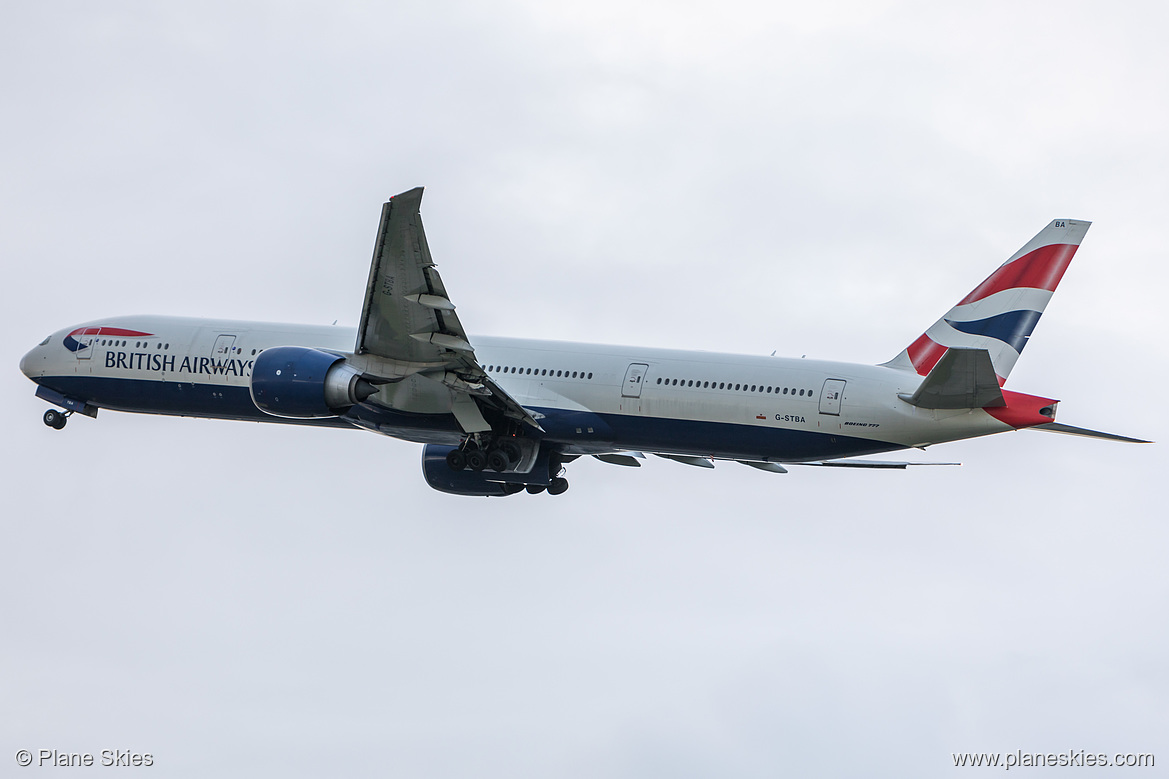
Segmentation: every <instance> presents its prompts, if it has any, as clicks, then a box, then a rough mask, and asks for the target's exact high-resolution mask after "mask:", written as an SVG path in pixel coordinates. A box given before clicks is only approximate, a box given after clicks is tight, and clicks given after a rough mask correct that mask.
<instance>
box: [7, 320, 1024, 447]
mask: <svg viewBox="0 0 1169 779" xmlns="http://www.w3.org/2000/svg"><path fill="white" fill-rule="evenodd" d="M355 338H356V332H355V330H354V329H351V328H345V327H335V326H334V327H328V326H325V327H322V326H312V325H291V324H271V323H260V322H247V321H236V320H209V319H191V318H179V317H165V316H130V317H119V318H111V319H103V320H100V321H98V322H92V323H88V324H83V325H77V326H74V327H70V328H67V329H65V330H61V331H59V332H57V333H54V334H53V335H51V336H49V337H48V338H46V339H45V341H44V342H42V343H41V344H40V345H38V346H37V347H35V348H34V349H33V350H32V351H30V352H29V353H28V354H27V355H25V357H24V359H23V360H22V361H21V370H22V371H23V372H24V373H25V374H26V375H27V376H28V377H29V378H30V379H32V380H33V381H35V382H36V383H37V384H38V385H40V386H41V387H43V388H45V389H46V390H49V391H52V392H55V393H59V394H60V395H61V396H65V397H67V398H72V399H76V400H78V401H80V402H84V403H86V404H89V405H90V406H92V407H93V408H102V409H111V410H117V411H127V412H138V413H148V414H171V415H180V416H193V417H207V418H216V419H235V420H250V421H257V422H283V423H292V424H310V425H316V426H320V425H327V426H337V427H346V428H365V429H368V430H371V431H374V432H379V433H382V434H386V435H391V436H394V437H398V438H403V439H406V440H410V441H417V442H422V443H436V444H450V445H454V444H458V442H459V441H460V440H461V439H462V438H463V436H464V434H463V432H462V430H461V429H460V428H459V425H458V423H457V421H456V420H455V418H454V416H453V415H452V414H451V403H452V398H453V393H452V392H451V390H450V389H449V388H448V387H447V386H445V385H444V384H443V383H441V382H440V381H438V380H436V379H434V378H430V377H427V376H424V375H416V376H410V377H408V378H407V379H406V380H404V381H400V382H395V383H389V384H385V385H383V386H380V387H379V389H378V391H377V393H376V394H375V395H373V396H372V397H370V398H368V399H367V400H366V401H365V402H363V403H360V404H358V405H357V406H355V407H354V408H352V409H350V410H349V411H348V412H346V413H345V414H343V415H341V416H338V417H336V418H331V419H316V420H291V419H284V418H280V417H274V416H271V415H269V414H267V413H265V412H263V411H261V410H260V409H259V408H257V407H256V405H255V404H254V403H253V402H252V397H251V394H250V392H249V382H250V378H251V371H252V366H253V364H254V361H255V358H256V356H257V355H258V354H260V353H261V352H262V351H263V350H265V349H269V348H272V347H275V346H304V347H311V348H315V349H321V350H326V351H335V352H342V353H344V352H349V351H350V350H352V349H353V345H354V342H355ZM472 345H473V346H474V348H475V356H476V359H477V360H478V362H479V364H480V365H482V366H483V367H484V368H485V369H486V371H487V373H488V375H489V376H490V377H491V378H492V379H493V380H494V381H495V382H497V383H498V384H499V385H500V386H501V387H502V388H503V389H504V390H506V392H507V393H508V394H510V395H511V396H512V397H513V398H515V399H516V400H517V401H518V402H519V403H520V404H522V405H523V406H524V407H525V408H527V409H529V410H530V411H531V412H532V413H533V415H534V416H536V418H537V419H538V421H539V423H540V426H541V428H542V429H543V430H542V433H541V434H540V435H541V437H542V439H543V440H545V441H547V442H548V443H550V444H553V445H555V446H556V447H557V449H558V450H559V451H561V452H564V453H566V454H589V453H596V452H611V451H613V450H615V449H616V450H644V451H653V452H661V453H673V454H682V455H694V456H701V457H715V458H730V459H741V460H751V461H771V462H799V461H808V460H819V459H831V458H840V457H850V456H856V455H863V454H873V453H878V452H888V451H892V450H897V449H904V448H909V447H923V446H928V445H930V444H934V443H940V442H943V441H952V440H956V439H962V438H970V437H975V436H981V435H988V434H991V433H998V432H1004V431H1008V430H1012V429H1015V427H1017V426H1018V425H1012V424H1009V423H1008V421H1009V420H1008V421H1003V420H1002V419H1001V418H1000V417H1001V416H1002V415H1001V414H999V415H992V414H991V413H988V412H987V411H985V410H983V409H958V410H943V409H923V408H918V407H916V406H914V405H910V404H909V403H906V402H905V401H904V400H903V399H902V398H900V397H899V395H906V394H911V393H913V392H914V390H915V389H916V388H917V387H918V385H919V384H920V383H921V382H922V378H923V377H922V376H920V375H918V374H917V373H915V372H913V371H909V370H901V369H898V368H894V367H886V366H877V365H860V364H850V363H839V362H827V361H821V360H807V359H788V358H778V357H758V356H750V355H739V354H725V353H715V352H699V351H682V350H672V349H655V348H643V347H632V346H604V345H597V344H584V343H569V342H557V341H540V340H532V339H517V338H498V337H477V338H473V339H472Z"/></svg>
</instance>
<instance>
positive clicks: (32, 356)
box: [20, 346, 43, 381]
mask: <svg viewBox="0 0 1169 779" xmlns="http://www.w3.org/2000/svg"><path fill="white" fill-rule="evenodd" d="M40 352H41V347H40V346H34V347H33V348H32V349H30V350H29V351H28V353H27V354H26V355H24V356H23V357H21V358H20V372H21V373H23V374H24V375H25V376H28V377H29V378H30V379H32V380H33V381H36V378H37V376H38V375H40V373H39V371H37V366H38V364H39V363H41V362H42V361H43V357H42V356H41V353H40Z"/></svg>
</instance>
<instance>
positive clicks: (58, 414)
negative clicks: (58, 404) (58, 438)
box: [41, 408, 73, 430]
mask: <svg viewBox="0 0 1169 779" xmlns="http://www.w3.org/2000/svg"><path fill="white" fill-rule="evenodd" d="M72 415H73V412H72V411H58V410H57V409H55V408H51V409H49V410H48V411H46V412H45V414H44V416H43V417H41V419H43V420H44V422H45V424H46V425H48V426H49V427H51V428H53V429H54V430H60V429H62V428H63V427H65V423H66V422H68V421H69V417H71V416H72Z"/></svg>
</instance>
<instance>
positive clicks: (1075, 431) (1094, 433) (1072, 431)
mask: <svg viewBox="0 0 1169 779" xmlns="http://www.w3.org/2000/svg"><path fill="white" fill-rule="evenodd" d="M1027 429H1028V430H1046V431H1047V432H1049V433H1063V434H1064V435H1080V436H1084V437H1085V438H1104V439H1106V440H1109V441H1124V442H1126V443H1130V444H1151V443H1153V442H1152V441H1146V440H1145V439H1143V438H1129V437H1128V436H1125V435H1116V434H1115V433H1102V432H1100V431H1099V430H1088V429H1087V428H1085V427H1072V426H1071V425H1061V424H1060V423H1059V422H1048V423H1046V424H1043V425H1032V426H1031V427H1029V428H1027Z"/></svg>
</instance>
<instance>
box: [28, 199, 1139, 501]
mask: <svg viewBox="0 0 1169 779" xmlns="http://www.w3.org/2000/svg"><path fill="white" fill-rule="evenodd" d="M422 192H423V190H422V188H421V187H419V188H416V189H412V190H410V191H408V192H404V193H402V194H400V195H396V196H394V197H392V198H390V199H389V201H388V202H386V203H385V204H384V205H383V207H382V213H381V220H380V223H379V225H378V231H377V237H376V240H375V243H374V252H373V261H372V264H371V267H370V272H369V280H368V282H367V284H366V290H365V298H364V305H363V307H362V311H361V318H360V321H359V324H358V326H357V328H356V329H355V330H354V329H349V328H344V327H336V326H313V325H294V324H270V323H261V322H248V321H236V320H212V319H195V318H182V317H174V316H125V317H116V318H108V319H101V320H97V321H93V322H87V323H84V324H80V325H76V326H72V327H68V328H65V329H64V330H60V331H58V332H55V333H53V334H52V335H50V336H49V337H47V338H45V340H44V341H42V342H41V343H40V344H39V345H37V346H36V347H34V348H33V349H32V350H31V351H30V352H28V354H26V355H25V356H24V358H23V359H22V360H21V362H20V369H21V371H22V372H23V373H24V374H25V375H26V376H28V377H29V378H30V379H31V380H32V381H34V382H35V383H36V384H37V389H36V395H37V397H39V398H42V399H43V400H46V401H48V402H49V403H51V404H53V405H54V406H56V407H57V408H50V409H49V410H47V411H45V413H44V422H45V424H46V425H48V426H49V427H51V428H55V429H58V430H60V429H62V428H63V427H64V426H65V423H66V421H67V420H68V418H69V417H70V416H71V415H73V414H81V415H83V416H88V417H94V418H96V417H97V414H98V411H99V409H109V410H112V411H126V412H136V413H144V414H168V415H178V416H189V417H204V418H212V419H234V420H247V421H253V422H280V423H287V424H298V425H315V426H326V427H339V428H348V429H364V430H368V431H370V432H373V433H379V434H381V435H386V436H391V437H393V438H400V439H403V440H406V441H412V442H417V443H421V444H424V447H423V453H422V470H423V475H424V477H425V479H426V482H427V483H428V484H429V485H430V486H431V487H433V488H434V489H437V490H439V491H442V492H446V493H452V494H456V495H472V496H505V495H512V494H516V493H519V492H522V491H526V492H528V493H532V494H537V493H540V492H544V491H547V492H548V493H549V494H552V495H559V494H561V493H563V492H565V491H566V490H567V489H568V481H567V479H566V478H565V476H564V473H565V465H566V464H567V463H569V462H571V461H572V460H575V459H577V458H579V457H582V456H593V457H596V458H598V459H600V460H602V461H604V462H607V463H611V464H615V465H625V466H639V465H640V464H641V462H640V461H641V460H644V459H645V454H646V453H650V454H654V455H658V456H661V457H664V458H667V459H671V460H674V461H677V462H680V463H684V464H687V465H693V466H698V467H705V468H713V467H714V462H715V461H716V460H719V461H722V460H725V461H737V462H739V463H742V464H744V465H748V466H752V467H754V468H758V469H760V470H764V471H771V472H775V473H786V472H787V471H788V466H790V465H809V466H828V467H846V468H905V467H908V466H909V465H928V464H947V465H956V464H957V463H915V462H908V461H884V460H869V459H863V457H864V456H865V455H874V454H880V453H885V452H892V451H896V450H905V449H925V448H926V447H928V446H932V445H934V444H938V443H943V442H949V441H957V440H961V439H966V438H974V437H979V436H985V435H991V434H994V433H1001V432H1006V431H1012V430H1020V429H1025V428H1029V429H1034V430H1044V431H1051V432H1057V433H1067V434H1072V435H1081V436H1088V437H1094V438H1103V439H1110V440H1114V441H1128V442H1136V443H1148V442H1146V441H1142V440H1141V439H1136V438H1129V437H1126V436H1121V435H1115V434H1111V433H1104V432H1099V431H1095V430H1089V429H1086V428H1079V427H1072V426H1070V425H1064V424H1061V423H1058V422H1056V421H1055V414H1056V406H1057V404H1058V401H1057V400H1055V399H1052V398H1048V397H1040V396H1037V395H1027V394H1023V393H1020V392H1014V391H1011V390H1006V389H1003V386H1004V385H1005V383H1006V380H1007V378H1008V377H1009V376H1010V373H1011V369H1012V368H1013V367H1014V365H1015V362H1016V361H1017V360H1018V358H1019V355H1020V353H1021V352H1022V351H1023V348H1024V347H1025V346H1026V345H1027V341H1028V339H1029V338H1030V336H1031V333H1032V331H1033V330H1034V328H1035V325H1036V323H1037V322H1038V321H1039V317H1040V316H1041V315H1042V313H1043V311H1044V310H1045V308H1046V306H1047V303H1048V301H1049V300H1050V299H1051V296H1052V293H1053V292H1054V291H1055V289H1056V286H1057V285H1058V284H1059V282H1060V280H1061V279H1062V277H1063V275H1064V272H1065V271H1066V270H1067V267H1068V264H1069V263H1070V262H1071V260H1072V257H1073V256H1074V255H1075V253H1076V250H1077V249H1078V248H1079V246H1080V243H1081V241H1082V240H1083V238H1084V235H1085V233H1086V232H1087V230H1088V227H1089V226H1090V224H1091V223H1090V222H1086V221H1077V220H1073V219H1056V220H1053V221H1052V222H1051V223H1050V224H1048V225H1047V226H1046V227H1044V228H1043V229H1042V230H1041V231H1040V232H1039V234H1038V235H1036V236H1035V237H1034V238H1032V239H1031V240H1030V241H1029V242H1028V243H1027V244H1025V245H1024V246H1023V247H1022V248H1021V249H1019V251H1017V252H1015V254H1013V255H1011V257H1010V258H1009V259H1008V260H1007V261H1006V262H1005V263H1003V264H1002V265H1001V266H1000V267H999V268H998V269H996V270H995V271H994V272H993V273H991V275H990V276H989V277H987V278H986V280H984V281H983V282H982V283H981V284H979V285H978V286H977V287H975V288H974V290H973V291H971V292H970V294H968V295H966V296H965V297H964V298H962V299H961V300H960V301H959V302H958V303H957V304H956V305H955V306H953V307H952V308H951V309H950V310H949V311H948V312H947V313H946V314H945V315H944V316H943V317H942V318H941V319H939V320H938V321H937V322H935V323H934V324H933V325H931V326H930V328H929V329H928V330H926V331H925V332H924V333H923V334H922V335H921V336H920V337H918V338H917V339H916V340H914V341H913V342H912V343H911V344H909V345H908V346H907V347H905V348H904V349H902V350H901V352H900V353H899V354H897V356H895V357H894V358H893V359H891V360H889V361H888V362H884V363H881V364H879V365H864V364H851V363H841V362H829V361H821V360H809V359H803V358H798V359H785V358H777V357H774V356H751V355H741V354H721V353H711V352H700V351H681V350H672V349H657V348H642V347H633V346H602V345H596V344H586V343H568V342H556V341H541V340H533V339H526V338H492V337H475V338H471V337H469V336H468V335H467V333H466V331H465V330H464V329H463V325H462V323H461V322H460V320H459V317H458V315H457V314H456V313H455V305H454V303H453V302H452V301H451V298H450V296H449V295H448V294H447V290H446V286H445V285H444V284H443V281H442V279H441V278H440V277H439V275H438V271H437V270H436V267H435V264H434V261H433V259H432V258H431V254H430V249H429V247H428V245H427V241H426V235H425V232H424V230H423V227H422V218H421V211H420V209H421V202H422ZM58 408H59V409H60V410H58Z"/></svg>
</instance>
